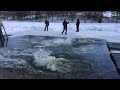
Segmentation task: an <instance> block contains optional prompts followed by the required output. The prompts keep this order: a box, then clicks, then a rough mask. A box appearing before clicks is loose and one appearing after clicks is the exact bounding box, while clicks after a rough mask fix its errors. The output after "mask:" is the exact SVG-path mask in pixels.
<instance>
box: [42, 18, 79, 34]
mask: <svg viewBox="0 0 120 90" xmlns="http://www.w3.org/2000/svg"><path fill="white" fill-rule="evenodd" d="M68 24H69V22H67V21H66V19H64V21H63V31H62V33H61V34H63V33H64V32H65V35H67V25H68ZM79 25H80V20H79V19H77V21H76V32H79ZM48 27H49V21H48V19H46V20H45V29H44V31H46V30H47V31H48Z"/></svg>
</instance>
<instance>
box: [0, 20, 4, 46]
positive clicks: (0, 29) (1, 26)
mask: <svg viewBox="0 0 120 90" xmlns="http://www.w3.org/2000/svg"><path fill="white" fill-rule="evenodd" d="M2 28H3V29H4V30H5V28H4V25H3V23H2V22H1V21H0V42H1V45H2V46H4V40H5V39H4V36H3V32H2Z"/></svg>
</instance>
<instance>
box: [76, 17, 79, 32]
mask: <svg viewBox="0 0 120 90" xmlns="http://www.w3.org/2000/svg"><path fill="white" fill-rule="evenodd" d="M79 25H80V20H79V19H77V22H76V32H79Z"/></svg>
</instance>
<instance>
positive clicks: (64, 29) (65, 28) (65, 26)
mask: <svg viewBox="0 0 120 90" xmlns="http://www.w3.org/2000/svg"><path fill="white" fill-rule="evenodd" d="M68 23H69V22H67V21H66V19H64V22H63V31H62V33H61V34H63V33H64V31H65V35H67V24H68Z"/></svg>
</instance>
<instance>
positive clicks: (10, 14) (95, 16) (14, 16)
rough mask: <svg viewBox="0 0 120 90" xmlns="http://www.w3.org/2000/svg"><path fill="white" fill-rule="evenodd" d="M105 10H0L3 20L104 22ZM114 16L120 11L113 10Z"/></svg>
mask: <svg viewBox="0 0 120 90" xmlns="http://www.w3.org/2000/svg"><path fill="white" fill-rule="evenodd" d="M104 12H105V11H0V18H1V19H3V20H39V21H42V20H43V19H44V18H50V20H51V21H54V20H56V21H57V20H63V19H64V18H67V19H69V20H71V21H74V20H75V19H76V18H82V19H83V20H85V21H86V20H93V21H97V22H99V23H101V22H102V20H103V18H105V17H104V15H103V13H104ZM112 15H113V16H112V18H113V19H115V20H116V22H117V20H118V19H119V17H120V12H119V11H112Z"/></svg>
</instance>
